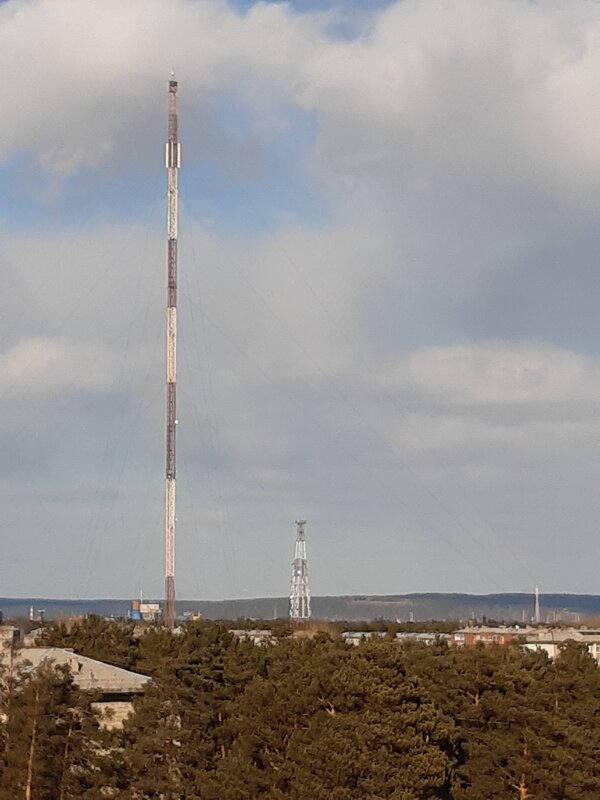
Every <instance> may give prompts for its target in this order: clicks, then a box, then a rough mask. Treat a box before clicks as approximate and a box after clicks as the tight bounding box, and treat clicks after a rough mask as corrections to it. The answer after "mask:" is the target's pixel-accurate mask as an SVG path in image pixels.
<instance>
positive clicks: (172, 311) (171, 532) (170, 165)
mask: <svg viewBox="0 0 600 800" xmlns="http://www.w3.org/2000/svg"><path fill="white" fill-rule="evenodd" d="M180 162H181V148H180V145H179V141H178V139H177V81H176V80H174V79H173V75H172V74H171V80H170V81H169V127H168V136H167V143H166V146H165V165H166V167H167V375H166V378H167V413H166V429H167V431H166V475H165V478H166V481H165V624H166V626H167V628H168V630H170V631H172V630H173V628H174V627H175V430H176V426H177V410H176V409H177V406H176V386H177V219H178V209H177V200H178V194H177V170H178V169H179V166H180Z"/></svg>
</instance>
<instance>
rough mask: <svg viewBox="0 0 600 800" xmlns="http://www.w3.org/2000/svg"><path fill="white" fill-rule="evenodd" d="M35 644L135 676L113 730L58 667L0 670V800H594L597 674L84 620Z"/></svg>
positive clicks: (196, 627)
mask: <svg viewBox="0 0 600 800" xmlns="http://www.w3.org/2000/svg"><path fill="white" fill-rule="evenodd" d="M47 643H48V644H51V645H55V646H63V647H72V648H73V649H74V650H75V651H76V652H79V653H81V654H83V655H87V656H90V657H93V658H98V659H101V660H105V661H108V662H110V663H113V664H116V665H118V666H121V667H125V668H128V669H133V670H136V671H138V672H142V673H144V674H147V675H150V676H151V677H152V679H153V680H152V684H151V686H150V688H149V689H148V690H147V691H146V693H145V694H144V695H143V696H142V697H140V698H139V699H138V700H137V701H136V704H135V713H134V714H133V715H132V716H131V717H130V718H129V719H128V720H127V722H126V724H125V726H124V728H123V729H122V730H118V731H106V730H103V729H102V728H101V727H100V726H99V725H98V722H97V720H96V718H95V716H94V714H93V711H92V708H91V705H90V703H91V701H92V700H93V699H94V698H91V697H89V696H83V695H82V694H81V693H79V692H78V691H77V690H76V689H75V687H74V686H73V683H72V678H71V676H70V675H69V674H68V672H65V671H64V670H60V669H51V668H45V669H39V670H36V671H35V672H33V673H27V672H25V674H17V675H14V674H13V675H11V674H10V673H9V672H8V671H7V670H4V672H3V675H2V694H1V700H2V709H1V715H0V719H1V720H2V721H1V722H0V738H1V741H0V749H1V751H2V756H1V758H0V800H17V799H18V798H25V800H29V799H30V800H72V799H74V798H86V799H87V800H101V798H107V797H108V798H110V797H115V798H123V800H255V799H256V798H265V799H266V800H283V799H284V798H289V799H290V800H363V798H364V800H384V799H386V800H387V799H388V798H389V799H390V800H392V799H393V800H425V799H426V798H444V799H446V800H504V798H506V799H507V800H508V798H515V800H517V799H518V800H554V799H556V800H562V799H564V800H588V799H589V800H597V799H598V798H599V797H600V772H599V770H598V765H597V759H598V756H599V754H600V670H599V669H598V667H597V666H596V664H595V662H594V661H593V660H592V659H591V657H590V656H589V655H588V653H587V652H586V651H585V650H583V649H581V648H580V647H579V646H577V645H574V644H572V645H567V646H566V647H565V649H564V651H563V653H562V654H561V656H560V658H558V659H557V660H556V662H551V661H550V660H549V659H548V658H547V657H546V655H545V654H543V653H531V652H524V651H522V650H521V649H520V648H518V647H517V646H514V647H494V648H489V649H483V648H473V649H471V648H467V649H451V648H449V647H448V646H447V645H446V644H445V643H439V644H436V645H433V646H425V645H420V644H416V643H407V644H402V645H400V644H398V643H397V642H396V641H394V640H393V639H391V638H377V640H375V641H369V642H365V643H363V644H361V645H360V646H358V647H352V646H349V645H346V644H344V642H342V641H341V640H340V639H338V638H336V637H332V636H329V635H327V634H317V635H315V636H314V637H313V638H304V639H302V638H294V637H291V636H286V637H284V638H282V639H280V640H279V641H278V642H277V643H276V644H273V645H268V646H264V647H259V646H255V645H253V644H252V643H250V642H244V641H237V640H235V639H234V638H233V637H232V636H231V635H230V634H229V633H228V632H227V629H226V627H224V626H220V625H216V624H212V623H190V624H189V625H187V626H185V628H184V630H183V632H182V633H181V635H175V636H173V635H170V634H168V633H167V632H165V631H163V630H150V631H149V632H148V633H146V635H144V636H143V637H141V638H139V639H138V638H134V636H133V631H132V629H131V628H130V627H128V626H127V625H121V624H117V623H107V622H103V621H101V620H98V619H93V618H92V619H90V620H88V621H86V622H84V623H83V624H81V625H79V626H77V627H75V628H74V629H73V630H71V631H70V632H69V631H67V630H66V629H65V628H64V627H61V626H58V627H56V628H54V629H51V630H50V632H49V634H48V637H47Z"/></svg>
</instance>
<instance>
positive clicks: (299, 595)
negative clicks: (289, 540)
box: [290, 519, 310, 622]
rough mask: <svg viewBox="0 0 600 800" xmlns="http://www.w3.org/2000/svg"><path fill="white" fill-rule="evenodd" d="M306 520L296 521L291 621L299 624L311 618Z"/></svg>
mask: <svg viewBox="0 0 600 800" xmlns="http://www.w3.org/2000/svg"><path fill="white" fill-rule="evenodd" d="M305 525H306V520H305V519H297V520H296V547H295V550H294V560H293V561H292V587H291V591H290V619H291V620H292V622H299V621H300V620H303V619H308V618H309V617H310V590H309V588H308V567H307V564H306V539H305V538H304V526H305Z"/></svg>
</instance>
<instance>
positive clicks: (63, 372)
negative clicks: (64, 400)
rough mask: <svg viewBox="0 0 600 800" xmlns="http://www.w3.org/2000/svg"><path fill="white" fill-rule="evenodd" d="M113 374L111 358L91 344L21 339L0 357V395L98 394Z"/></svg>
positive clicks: (106, 386)
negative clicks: (1, 393)
mask: <svg viewBox="0 0 600 800" xmlns="http://www.w3.org/2000/svg"><path fill="white" fill-rule="evenodd" d="M114 372H115V365H114V362H113V358H112V356H111V354H109V352H108V350H107V349H106V348H105V347H104V346H103V345H99V344H94V343H87V342H69V341H67V340H66V339H48V338H35V339H25V340H21V341H19V342H18V343H17V344H16V345H14V346H12V347H11V348H10V349H8V350H7V351H5V352H3V353H0V391H2V392H3V393H9V394H10V395H11V396H12V397H13V398H14V397H19V398H23V397H27V396H31V395H40V394H41V395H43V396H45V397H49V396H52V395H55V394H56V393H57V392H63V391H68V392H80V391H83V392H101V391H103V390H106V389H108V388H109V387H111V386H112V384H113V381H114Z"/></svg>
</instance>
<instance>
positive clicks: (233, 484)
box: [0, 0, 600, 596]
mask: <svg viewBox="0 0 600 800" xmlns="http://www.w3.org/2000/svg"><path fill="white" fill-rule="evenodd" d="M348 13H350V12H348ZM352 13H354V12H352ZM350 27H351V28H352V33H351V35H346V36H341V35H340V34H339V30H338V29H336V17H335V13H334V12H333V11H327V10H325V11H321V12H319V13H302V14H300V13H297V11H295V10H294V8H293V7H292V6H290V5H286V4H279V3H276V4H271V3H257V4H255V5H254V6H252V7H251V8H250V9H249V10H248V11H247V12H245V13H242V12H240V11H236V10H234V9H233V8H232V7H231V6H230V5H228V4H226V3H224V2H217V0H215V1H214V2H203V3H194V2H184V1H183V0H174V1H172V2H166V0H143V2H141V0H140V1H139V2H138V1H137V0H134V2H130V3H125V4H123V3H118V2H116V0H115V1H114V2H113V0H109V2H105V3H102V4H100V5H99V4H93V3H91V2H87V0H84V1H83V2H80V1H79V0H78V2H73V1H72V0H71V1H68V0H53V2H49V0H31V1H30V2H28V3H17V2H15V1H14V0H11V1H10V2H7V3H4V4H2V5H1V6H0V66H4V68H5V72H6V73H8V72H10V73H11V74H12V75H13V78H12V79H11V81H5V82H4V83H3V84H2V86H1V87H0V99H1V101H2V106H3V108H4V109H5V110H6V111H7V113H5V114H3V115H2V118H1V119H0V142H2V145H1V146H0V159H1V160H3V161H4V162H5V164H6V165H7V169H8V168H10V169H13V170H14V173H12V172H11V173H10V174H11V175H12V174H16V175H17V176H18V175H19V174H20V172H19V170H20V169H22V168H24V167H23V164H22V162H23V160H24V161H25V162H26V164H27V166H26V168H27V169H28V170H31V175H32V176H33V177H32V185H33V186H34V187H35V186H37V185H38V181H39V182H41V183H43V182H44V181H45V180H49V181H50V184H51V185H52V186H53V187H55V183H54V181H56V186H57V187H58V188H57V189H56V194H55V195H53V196H49V197H48V198H47V206H46V211H45V213H47V214H48V216H47V217H45V218H44V221H43V224H40V223H39V219H38V220H34V219H31V218H30V217H29V216H28V208H27V197H28V196H29V195H28V192H29V184H27V182H25V183H24V184H22V183H21V182H18V186H15V189H16V188H18V189H19V192H20V203H21V205H22V206H23V204H24V210H23V211H22V212H21V216H19V210H18V209H16V210H15V209H14V208H13V207H12V206H13V203H12V202H11V203H10V205H5V206H4V214H5V217H6V218H7V219H8V218H9V217H10V215H13V217H14V216H15V215H16V216H17V217H18V223H19V224H18V225H13V224H9V223H8V222H5V223H4V225H3V229H2V234H3V235H2V243H1V245H0V279H1V280H2V284H3V286H4V287H5V288H6V291H5V292H2V294H1V295H0V311H1V317H2V325H1V330H0V335H1V337H2V338H1V342H2V346H1V348H0V351H1V354H0V392H4V394H3V397H4V398H5V399H4V402H5V403H6V408H7V409H8V410H9V412H10V413H8V414H4V420H5V423H4V425H3V440H2V449H3V453H4V457H3V461H2V465H0V466H2V476H1V482H0V488H1V490H2V497H3V503H5V505H6V510H7V511H6V513H7V520H8V522H7V530H8V531H9V533H8V534H7V535H8V536H9V538H10V542H9V543H8V545H7V546H9V547H13V548H14V550H15V552H17V551H18V552H20V553H21V552H22V549H21V544H22V542H21V539H22V540H23V541H25V542H26V543H27V544H28V545H30V548H29V549H30V551H31V552H36V553H41V556H40V563H46V561H47V558H50V556H51V555H52V554H51V553H50V548H51V547H53V548H55V549H56V550H57V551H58V552H59V553H61V554H62V556H63V558H62V561H61V559H60V558H58V557H57V556H56V554H54V556H53V559H54V560H53V561H52V563H54V561H56V562H57V565H56V569H57V570H58V572H57V575H59V576H60V580H61V585H65V586H66V585H69V586H70V587H72V588H71V589H70V591H72V592H73V593H81V592H84V591H86V592H87V591H90V592H93V593H97V594H110V593H117V594H126V593H130V592H133V591H138V589H139V585H140V584H143V585H144V588H145V589H146V591H147V592H157V593H159V592H161V591H162V586H161V580H160V574H159V573H160V569H159V568H157V564H160V559H161V536H162V528H161V525H162V523H161V519H162V508H161V506H162V474H163V468H164V465H163V423H164V330H163V326H164V304H165V298H164V279H163V275H164V214H163V209H162V207H158V206H157V204H156V203H155V198H156V197H160V198H161V199H162V192H163V185H164V175H163V174H162V170H163V167H162V152H161V148H162V141H163V139H164V133H165V131H164V128H165V107H164V103H163V100H164V94H165V80H166V78H167V77H168V74H169V72H170V70H171V68H174V69H175V70H176V73H177V76H178V78H179V79H180V81H181V105H182V113H181V131H182V135H181V138H182V140H183V153H184V170H183V172H182V178H184V177H185V176H186V175H187V176H188V177H190V184H191V185H190V186H189V187H188V196H186V197H185V198H182V200H184V202H182V215H181V216H182V219H181V226H180V227H181V248H180V256H181V263H180V297H179V317H180V334H181V336H180V341H179V375H180V385H179V417H180V425H179V426H178V436H179V441H178V448H179V449H178V452H179V458H180V461H179V484H178V492H179V495H178V497H179V501H180V505H179V507H178V508H179V510H178V516H179V528H178V547H179V558H180V573H179V575H180V592H181V594H182V595H190V594H194V593H199V594H202V595H204V596H224V595H239V594H264V593H273V594H280V593H283V592H285V591H286V590H287V586H288V577H289V576H288V563H289V559H290V557H291V546H290V541H291V539H292V538H293V525H292V522H293V520H294V519H295V518H296V517H297V516H299V515H303V516H306V517H307V518H308V519H309V537H310V539H309V541H310V552H311V557H312V558H313V559H314V560H313V562H312V563H311V576H312V577H313V580H314V583H313V591H315V592H318V593H321V592H329V593H335V592H342V591H347V592H356V591H363V592H366V591H382V592H391V591H402V590H419V589H432V588H438V589H440V590H442V589H454V590H460V589H465V588H466V589H470V590H484V589H486V588H492V587H493V588H494V589H506V590H508V589H522V588H525V587H526V586H528V585H529V584H530V583H533V580H534V578H536V579H540V581H541V582H542V583H545V584H546V586H550V585H551V586H552V588H556V589H563V590H566V589H581V590H583V589H584V588H587V589H590V590H591V587H592V586H593V585H594V581H595V575H594V571H593V568H592V567H593V565H592V563H591V560H590V559H587V558H585V557H583V556H582V557H579V556H578V555H577V554H578V553H582V554H583V553H585V552H587V551H589V547H590V546H591V544H592V543H593V541H594V537H595V536H596V520H597V518H598V514H599V513H600V508H599V507H598V503H597V501H596V500H595V499H594V498H595V496H596V494H597V493H596V492H595V486H594V475H596V474H597V472H598V468H599V467H600V464H599V463H598V462H599V457H598V453H599V452H600V448H598V447H597V443H598V441H599V439H600V430H599V428H598V425H597V422H596V414H595V407H596V401H597V397H598V392H599V389H600V385H599V384H600V373H599V364H598V353H597V346H596V344H595V339H596V338H597V337H596V336H595V334H594V331H595V330H596V328H597V322H596V319H595V306H594V286H595V278H594V264H595V259H596V256H595V253H596V251H597V241H596V240H597V236H596V235H595V233H594V230H595V226H596V222H595V204H596V202H597V200H598V199H599V198H598V179H597V175H598V174H600V173H599V171H598V165H599V164H598V162H599V159H600V150H599V147H600V145H598V142H600V137H599V136H598V133H599V132H600V131H599V130H598V128H599V119H598V114H597V110H596V107H597V103H596V102H595V98H596V94H597V90H598V81H600V78H599V77H598V76H599V75H600V72H599V71H598V69H597V63H596V62H597V61H598V58H599V54H600V17H599V15H598V8H597V6H596V5H595V4H593V3H590V2H586V1H585V0H574V1H573V2H572V3H570V4H569V9H568V12H567V11H565V9H564V6H563V5H562V4H559V3H553V2H549V3H526V2H520V1H517V2H508V0H506V1H502V2H501V0H465V2H464V3H461V4H460V8H458V7H457V5H456V4H455V3H451V2H449V0H429V2H415V1H413V0H404V2H398V3H392V4H389V6H388V7H387V8H384V9H381V8H376V9H375V10H373V11H369V12H368V13H366V12H365V11H364V9H360V10H359V11H357V12H356V18H355V24H354V25H353V26H350ZM171 30H173V31H176V32H177V35H176V43H175V44H174V39H173V38H172V37H171V36H170V35H169V31H171ZM42 43H43V44H42ZM14 64H19V65H20V68H19V69H18V70H15V69H14ZM161 98H162V99H161ZM300 128H301V129H302V131H301V132H300V130H299V129H300ZM307 131H308V133H307ZM207 162H209V163H210V164H212V165H213V167H214V170H213V173H214V174H213V173H211V175H212V177H211V180H212V184H211V185H210V189H212V188H214V187H215V185H216V188H217V189H219V190H221V195H219V196H220V197H225V198H228V199H227V200H225V201H223V202H218V201H217V200H216V199H215V197H214V196H211V195H210V191H209V185H208V179H207V174H208V170H205V171H203V169H204V167H205V165H206V163H207ZM215 165H216V166H215ZM159 173H160V179H159V178H158V177H157V176H158V175H159ZM271 173H276V174H277V176H278V187H280V186H283V185H285V184H286V183H288V184H289V185H290V186H291V187H292V188H291V191H296V187H299V189H298V191H305V192H306V197H305V198H304V202H303V203H298V205H297V208H298V209H300V210H298V211H296V212H295V213H289V208H288V207H287V206H286V204H285V202H284V199H283V198H282V197H281V196H280V195H279V194H278V193H273V191H272V189H269V186H270V184H269V183H268V180H267V179H266V178H265V175H267V176H268V175H269V174H271ZM215 174H216V175H217V177H215ZM48 176H49V177H48ZM140 176H143V177H140ZM192 178H193V180H191V179H192ZM292 178H293V179H294V181H292V180H291V179H292ZM146 179H147V181H148V184H146V183H145V181H146ZM155 179H156V184H155V183H154V181H155ZM288 179H289V180H288ZM136 180H137V181H139V182H138V183H136ZM159 180H160V181H161V183H160V184H159V182H158V181H159ZM99 182H100V183H101V182H104V183H106V185H107V186H108V189H107V191H106V192H105V193H103V194H102V197H101V200H99V203H100V206H101V207H100V208H99V209H96V210H95V211H94V210H93V208H94V200H98V195H97V194H96V193H95V192H96V190H97V186H98V183H99ZM15 183H17V180H16V179H15ZM243 184H247V185H249V186H254V185H256V186H259V187H260V188H261V191H262V192H263V193H265V194H266V195H269V196H268V197H267V199H266V200H264V202H262V204H261V207H260V209H257V208H256V207H255V205H254V204H253V197H254V196H255V195H252V194H251V193H250V200H248V199H247V198H246V200H244V199H243V191H242V189H243V186H242V185H243ZM265 187H266V188H265ZM307 187H309V188H310V192H312V193H313V195H314V197H315V204H314V208H308V211H305V212H303V209H306V208H307V207H309V206H310V202H311V200H310V198H311V194H310V192H308V190H307ZM238 189H240V191H239V193H238ZM32 191H33V194H35V190H32ZM144 192H146V193H147V196H148V202H147V204H146V205H145V207H144V215H143V218H142V213H141V211H140V203H139V200H136V198H137V197H138V195H139V194H141V193H144ZM232 195H235V196H236V203H237V205H236V208H235V211H236V214H235V215H234V214H233V213H232V201H231V196H232ZM24 198H25V199H24ZM80 203H86V204H88V207H89V218H87V219H86V220H85V221H84V222H82V220H81V217H80V216H78V212H79V204H80ZM57 207H60V213H59V212H58V211H56V208H57ZM244 211H245V212H246V213H247V215H248V217H250V218H251V219H252V220H253V223H252V224H246V225H240V224H239V219H240V218H241V217H242V216H243V212H244ZM11 398H13V399H11ZM32 412H35V413H32ZM15 459H16V460H19V463H20V464H21V465H22V466H21V468H20V470H19V472H18V475H15V473H14V466H13V465H14V462H15ZM48 529H51V530H53V531H60V535H59V536H56V537H45V533H46V531H47V530H48ZM566 542H568V543H569V545H568V546H567V544H566ZM17 545H19V546H17ZM26 549H27V548H23V552H24V551H26ZM567 550H569V552H568V553H567V552H566V551H567ZM116 552H118V553H119V559H118V561H119V564H118V565H116V566H115V558H114V554H115V553H116ZM567 556H570V558H571V561H570V562H568V559H567ZM20 557H21V558H25V557H24V556H23V555H22V556H20ZM517 562H518V563H517ZM567 563H568V564H569V565H568V568H566V567H565V565H566V564H567ZM61 564H62V565H61ZM74 565H78V566H77V570H75V569H74ZM249 565H253V566H252V568H250V567H249ZM364 565H368V568H369V571H367V568H366V567H365V566H364ZM1 569H2V566H1V565H0V570H1ZM36 570H37V571H36ZM74 571H77V573H78V580H80V582H81V583H82V586H81V587H77V586H76V585H75V583H76V581H74V579H73V578H72V573H73V572H74ZM42 573H43V570H42V568H41V566H40V565H38V566H37V567H36V566H35V565H32V564H27V566H26V567H25V566H24V567H23V572H22V573H19V575H18V577H13V576H12V573H11V574H6V575H4V574H2V573H0V577H2V580H3V581H4V585H6V586H7V587H9V588H7V589H6V591H7V592H8V591H15V592H16V591H17V590H19V591H20V590H21V585H25V583H24V581H25V578H26V577H27V576H31V575H35V581H34V579H33V578H32V582H34V583H36V585H38V586H44V587H46V588H44V589H42V588H40V589H39V591H47V592H48V593H50V594H53V593H56V589H55V588H53V587H54V586H55V583H54V581H55V578H52V581H50V579H48V582H47V583H45V584H44V583H43V581H44V580H46V579H45V577H44V574H42ZM133 573H135V574H133ZM540 573H541V578H540ZM542 578H543V580H542ZM9 579H10V580H13V583H10V582H9ZM10 587H16V588H10ZM29 591H34V589H33V588H32V589H29Z"/></svg>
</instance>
